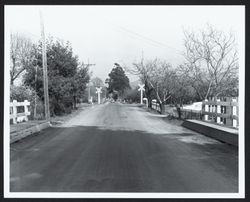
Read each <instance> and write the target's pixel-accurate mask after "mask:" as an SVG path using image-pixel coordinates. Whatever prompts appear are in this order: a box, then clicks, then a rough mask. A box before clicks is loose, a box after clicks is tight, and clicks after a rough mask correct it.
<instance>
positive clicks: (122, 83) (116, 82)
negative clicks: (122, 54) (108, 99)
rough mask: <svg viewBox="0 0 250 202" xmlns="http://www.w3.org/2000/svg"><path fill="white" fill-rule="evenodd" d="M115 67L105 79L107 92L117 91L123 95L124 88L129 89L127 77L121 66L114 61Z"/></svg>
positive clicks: (119, 94)
mask: <svg viewBox="0 0 250 202" xmlns="http://www.w3.org/2000/svg"><path fill="white" fill-rule="evenodd" d="M114 65H115V67H114V68H113V69H112V70H111V72H110V73H109V75H108V76H109V78H108V79H106V82H105V83H107V84H108V92H109V93H116V92H117V93H118V96H120V97H123V95H124V92H125V90H126V89H130V85H129V78H128V77H127V76H126V74H125V72H124V70H123V68H122V67H121V66H120V65H119V64H118V63H114Z"/></svg>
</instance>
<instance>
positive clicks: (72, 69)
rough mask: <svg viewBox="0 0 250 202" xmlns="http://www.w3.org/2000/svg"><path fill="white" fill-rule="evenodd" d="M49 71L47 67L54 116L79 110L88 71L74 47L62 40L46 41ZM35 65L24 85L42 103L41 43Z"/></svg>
mask: <svg viewBox="0 0 250 202" xmlns="http://www.w3.org/2000/svg"><path fill="white" fill-rule="evenodd" d="M46 46H47V68H48V88H49V98H50V111H51V114H52V115H53V114H61V113H64V112H68V111H70V110H71V108H75V107H76V103H77V101H78V100H79V98H81V97H82V96H83V95H84V93H85V89H86V84H87V83H88V82H89V70H88V68H87V67H84V66H83V65H82V64H81V63H79V61H78V57H77V56H74V55H73V51H72V48H71V45H70V44H69V43H68V42H67V43H66V44H64V43H63V42H60V41H53V39H52V38H50V39H49V40H47V44H46ZM34 55H35V60H34V61H33V64H34V66H37V79H35V75H36V70H35V68H34V66H32V67H30V68H28V69H27V73H26V74H25V77H24V83H25V84H26V85H28V86H31V87H32V88H33V89H35V90H36V92H37V95H38V96H39V97H40V98H41V99H42V100H43V99H44V91H43V69H42V49H41V43H39V44H38V45H37V47H36V49H35V53H34Z"/></svg>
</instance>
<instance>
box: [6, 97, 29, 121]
mask: <svg viewBox="0 0 250 202" xmlns="http://www.w3.org/2000/svg"><path fill="white" fill-rule="evenodd" d="M29 105H30V102H28V100H25V101H24V102H17V101H16V100H13V102H12V103H10V107H12V114H10V119H13V124H17V122H19V121H20V120H19V119H18V118H23V119H24V120H25V121H28V116H29V115H30V112H29V109H28V106H29ZM20 106H24V112H23V113H17V107H20ZM23 119H21V120H23Z"/></svg>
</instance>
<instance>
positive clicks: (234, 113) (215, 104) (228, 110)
mask: <svg viewBox="0 0 250 202" xmlns="http://www.w3.org/2000/svg"><path fill="white" fill-rule="evenodd" d="M202 114H203V115H204V116H203V120H204V121H207V122H214V123H217V124H223V125H226V126H230V127H234V128H237V127H238V125H239V118H238V116H239V108H238V98H230V97H226V98H209V99H206V100H205V101H203V102H202Z"/></svg>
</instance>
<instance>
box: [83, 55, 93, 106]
mask: <svg viewBox="0 0 250 202" xmlns="http://www.w3.org/2000/svg"><path fill="white" fill-rule="evenodd" d="M90 66H95V64H90V63H89V59H88V64H83V67H86V68H87V67H90ZM90 83H91V82H89V85H88V88H89V89H88V101H89V102H90V98H91V97H90Z"/></svg>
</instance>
